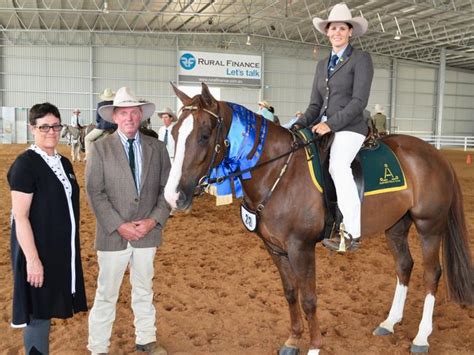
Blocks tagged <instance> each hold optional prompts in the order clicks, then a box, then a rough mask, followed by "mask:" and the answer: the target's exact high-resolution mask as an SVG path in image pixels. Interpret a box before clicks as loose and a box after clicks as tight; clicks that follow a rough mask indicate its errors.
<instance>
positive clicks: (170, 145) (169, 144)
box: [158, 122, 175, 160]
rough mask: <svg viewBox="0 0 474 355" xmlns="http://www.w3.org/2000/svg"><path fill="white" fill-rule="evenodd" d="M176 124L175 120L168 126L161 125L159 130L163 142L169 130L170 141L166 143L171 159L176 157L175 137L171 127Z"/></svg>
mask: <svg viewBox="0 0 474 355" xmlns="http://www.w3.org/2000/svg"><path fill="white" fill-rule="evenodd" d="M174 124H175V123H174V122H173V123H171V124H170V125H169V126H168V127H166V126H161V127H160V129H159V130H158V139H159V140H160V141H162V142H164V141H165V135H166V131H168V142H167V143H166V149H167V150H168V155H169V156H170V159H171V160H173V158H174V138H173V136H172V135H171V129H172V128H173V126H174Z"/></svg>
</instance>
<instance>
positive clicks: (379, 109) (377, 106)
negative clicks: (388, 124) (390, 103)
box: [374, 104, 384, 113]
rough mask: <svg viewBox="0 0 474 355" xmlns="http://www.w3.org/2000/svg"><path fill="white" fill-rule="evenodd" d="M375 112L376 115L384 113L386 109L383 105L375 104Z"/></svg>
mask: <svg viewBox="0 0 474 355" xmlns="http://www.w3.org/2000/svg"><path fill="white" fill-rule="evenodd" d="M374 111H375V113H383V112H384V108H383V106H382V105H380V104H375V105H374Z"/></svg>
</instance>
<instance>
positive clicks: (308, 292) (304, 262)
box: [288, 240, 322, 355]
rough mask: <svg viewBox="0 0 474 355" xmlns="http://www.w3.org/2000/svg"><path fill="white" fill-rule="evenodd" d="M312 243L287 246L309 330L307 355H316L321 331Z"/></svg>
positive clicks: (301, 242)
mask: <svg viewBox="0 0 474 355" xmlns="http://www.w3.org/2000/svg"><path fill="white" fill-rule="evenodd" d="M314 247H315V245H314V243H312V242H305V241H299V240H298V241H292V242H291V243H289V246H288V259H289V262H290V265H291V268H292V270H293V272H294V274H295V276H296V279H297V283H298V285H299V290H300V302H301V307H302V308H303V312H304V313H305V316H306V320H307V322H308V329H309V350H308V355H317V354H319V350H320V348H321V345H322V337H321V331H320V329H319V321H318V318H317V314H316V302H317V297H316V280H315V273H316V269H315V266H316V265H315V250H314Z"/></svg>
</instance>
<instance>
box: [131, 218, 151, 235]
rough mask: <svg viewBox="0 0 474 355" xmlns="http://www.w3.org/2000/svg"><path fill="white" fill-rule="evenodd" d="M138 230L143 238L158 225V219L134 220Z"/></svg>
mask: <svg viewBox="0 0 474 355" xmlns="http://www.w3.org/2000/svg"><path fill="white" fill-rule="evenodd" d="M132 223H133V224H134V225H135V228H136V230H137V231H138V232H139V233H140V235H141V238H143V237H144V236H145V235H147V234H148V233H149V232H150V231H151V230H152V229H153V228H155V226H156V221H155V220H154V219H152V218H146V219H141V220H139V221H132Z"/></svg>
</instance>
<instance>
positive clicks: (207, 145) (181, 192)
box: [165, 83, 229, 209]
mask: <svg viewBox="0 0 474 355" xmlns="http://www.w3.org/2000/svg"><path fill="white" fill-rule="evenodd" d="M171 85H172V86H173V89H174V92H175V93H176V96H177V97H178V98H179V99H180V100H181V102H182V103H183V108H182V109H181V110H182V112H181V114H180V116H179V119H178V122H177V123H176V124H175V126H174V127H173V129H172V135H173V137H174V139H175V142H176V151H175V157H174V161H173V165H172V166H171V171H170V175H169V178H168V182H167V184H166V187H165V198H166V200H167V201H168V203H169V204H170V205H171V207H173V208H176V209H187V208H189V207H190V206H191V203H192V199H193V196H194V192H195V189H196V187H197V186H198V184H200V182H202V181H204V180H206V178H208V177H209V176H208V175H209V172H210V170H211V168H212V167H214V166H215V165H217V164H218V163H219V162H220V161H221V160H222V158H223V156H224V149H223V147H224V145H223V144H224V137H225V136H226V134H227V128H226V127H225V124H224V119H223V118H222V117H221V116H220V115H221V114H223V113H225V114H228V113H229V109H228V108H224V106H225V105H223V104H222V103H219V102H218V101H217V100H216V99H215V98H214V97H213V96H212V94H211V93H210V91H209V88H208V87H207V85H206V84H204V83H203V84H202V91H201V94H200V95H196V96H194V97H193V98H190V97H189V96H187V95H186V94H185V93H183V92H182V91H180V90H179V89H178V88H177V87H176V86H174V85H173V84H171ZM227 117H228V116H227ZM227 127H228V126H227Z"/></svg>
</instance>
